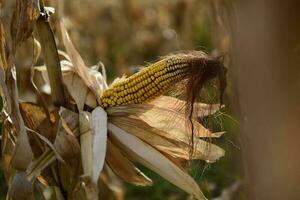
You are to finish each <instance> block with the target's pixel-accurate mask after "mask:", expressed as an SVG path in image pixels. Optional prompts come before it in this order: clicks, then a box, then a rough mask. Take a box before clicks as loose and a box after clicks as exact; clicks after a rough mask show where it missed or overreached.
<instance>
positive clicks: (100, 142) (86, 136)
mask: <svg viewBox="0 0 300 200" xmlns="http://www.w3.org/2000/svg"><path fill="white" fill-rule="evenodd" d="M79 116H80V132H81V136H80V141H81V157H82V165H83V170H84V174H85V175H87V176H89V177H90V178H91V180H92V182H93V183H94V184H96V183H97V181H98V178H99V175H100V173H101V171H102V169H103V166H104V161H105V156H106V143H107V125H106V124H107V114H106V112H105V111H104V110H103V109H102V108H101V107H97V108H96V109H95V110H93V112H92V113H88V112H81V113H80V115H79Z"/></svg>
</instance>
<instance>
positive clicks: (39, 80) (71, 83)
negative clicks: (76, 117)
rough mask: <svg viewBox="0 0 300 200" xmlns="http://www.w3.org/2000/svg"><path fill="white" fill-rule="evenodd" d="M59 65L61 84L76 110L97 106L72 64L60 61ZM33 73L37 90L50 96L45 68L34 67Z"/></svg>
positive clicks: (92, 95)
mask: <svg viewBox="0 0 300 200" xmlns="http://www.w3.org/2000/svg"><path fill="white" fill-rule="evenodd" d="M61 65H62V76H63V82H64V84H65V86H66V87H67V90H68V92H69V94H70V95H71V97H72V98H73V100H74V101H75V103H76V105H77V108H78V110H83V108H84V105H88V106H89V107H91V108H95V107H96V106H97V100H96V98H95V95H94V94H93V93H92V91H90V90H89V88H88V87H87V86H86V84H85V83H84V81H83V80H82V79H81V77H80V76H79V75H78V74H77V73H76V72H75V71H74V67H73V65H72V63H70V62H69V61H66V60H63V61H61ZM33 73H34V74H33V78H34V80H35V81H36V82H35V84H36V85H37V87H38V88H39V90H40V91H42V92H44V93H46V94H50V92H51V91H50V86H49V79H48V75H47V70H46V67H45V66H39V67H34V69H33ZM89 73H90V74H92V73H96V72H92V71H90V72H89ZM98 73H99V72H98ZM99 74H100V73H99ZM100 75H101V74H100Z"/></svg>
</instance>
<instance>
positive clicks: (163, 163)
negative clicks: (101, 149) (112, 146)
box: [108, 123, 206, 200]
mask: <svg viewBox="0 0 300 200" xmlns="http://www.w3.org/2000/svg"><path fill="white" fill-rule="evenodd" d="M108 130H109V131H110V133H111V135H112V137H114V138H115V141H116V142H117V143H118V144H119V145H120V147H121V148H122V150H123V151H125V152H126V153H127V154H130V155H131V156H133V157H134V158H135V159H136V161H138V162H140V163H141V164H143V165H144V166H146V167H148V168H149V169H151V170H153V171H154V172H156V173H157V174H159V175H161V176H162V177H163V178H165V179H166V180H168V181H169V182H171V183H172V184H174V185H176V186H177V187H179V188H181V189H182V190H184V191H186V192H187V193H189V194H191V195H193V196H195V198H197V199H199V200H203V199H206V198H205V196H204V195H203V193H202V192H201V190H200V188H199V186H198V185H197V183H196V182H195V181H194V180H193V178H192V177H190V176H189V175H188V174H187V173H186V172H184V171H182V169H180V168H179V167H177V166H176V165H175V164H174V163H173V162H172V161H170V160H169V159H167V158H166V157H165V156H163V155H162V154H161V153H160V152H159V151H157V150H155V149H154V148H153V147H151V146H150V145H148V144H147V143H145V142H143V141H142V140H140V139H138V138H137V137H135V136H133V135H131V134H128V133H127V132H125V131H124V130H122V129H120V128H118V127H117V126H115V125H113V124H111V123H108Z"/></svg>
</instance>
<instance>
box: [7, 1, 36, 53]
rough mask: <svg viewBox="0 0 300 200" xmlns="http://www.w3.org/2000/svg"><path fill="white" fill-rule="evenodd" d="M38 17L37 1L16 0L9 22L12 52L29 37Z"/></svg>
mask: <svg viewBox="0 0 300 200" xmlns="http://www.w3.org/2000/svg"><path fill="white" fill-rule="evenodd" d="M39 16H40V11H39V1H38V0H17V4H16V8H15V10H14V14H13V18H12V21H11V36H12V43H13V51H15V50H16V47H17V46H18V45H20V44H21V43H22V42H23V41H25V40H26V39H27V38H28V37H30V36H31V34H32V31H33V28H34V25H35V22H36V20H37V19H38V17H39Z"/></svg>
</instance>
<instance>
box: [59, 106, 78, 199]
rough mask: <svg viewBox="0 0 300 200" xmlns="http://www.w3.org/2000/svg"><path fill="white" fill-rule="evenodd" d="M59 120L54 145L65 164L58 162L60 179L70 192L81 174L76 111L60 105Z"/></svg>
mask: <svg viewBox="0 0 300 200" xmlns="http://www.w3.org/2000/svg"><path fill="white" fill-rule="evenodd" d="M59 115H60V120H59V126H58V131H57V137H56V139H55V142H54V147H55V148H56V151H57V152H58V153H59V155H60V156H61V157H62V158H63V159H64V161H65V164H62V163H58V167H59V175H60V180H61V182H62V185H63V187H64V188H65V189H66V190H67V191H68V193H69V194H71V193H72V191H73V188H74V187H75V184H76V183H77V181H78V179H79V176H80V175H81V158H80V155H81V154H80V144H79V142H78V140H77V136H79V119H78V118H79V117H78V114H77V113H74V112H72V111H70V110H67V109H65V108H62V107H61V110H60V112H59Z"/></svg>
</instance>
